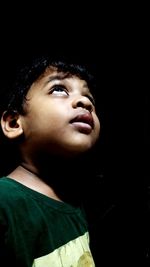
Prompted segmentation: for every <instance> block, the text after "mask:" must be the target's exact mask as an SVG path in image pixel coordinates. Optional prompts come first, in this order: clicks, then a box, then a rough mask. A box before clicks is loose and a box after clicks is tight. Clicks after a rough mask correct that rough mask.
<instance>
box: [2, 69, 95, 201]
mask: <svg viewBox="0 0 150 267" xmlns="http://www.w3.org/2000/svg"><path fill="white" fill-rule="evenodd" d="M25 110H26V113H25V115H18V116H17V117H16V118H15V119H16V124H15V125H14V124H13V126H12V123H11V121H12V119H14V118H10V117H9V116H8V117H7V118H5V119H4V118H3V119H2V121H1V123H2V128H3V131H4V134H5V135H6V136H7V137H8V138H18V137H19V136H23V141H22V143H21V144H20V148H19V149H20V153H21V158H22V162H21V164H20V165H19V166H18V167H17V168H16V169H15V170H14V171H13V172H11V173H10V174H9V175H8V176H9V177H10V178H12V179H14V180H16V181H18V182H20V183H22V184H23V185H25V186H27V187H29V188H31V189H33V190H35V191H37V192H40V193H42V194H45V195H46V196H48V197H51V198H54V199H57V200H61V198H59V196H58V194H57V193H56V192H55V190H54V189H53V187H52V186H51V183H49V182H48V183H47V181H45V179H44V178H43V177H46V176H47V177H48V176H49V177H51V176H52V175H54V173H55V175H54V176H55V177H56V176H58V175H60V174H61V176H63V175H64V176H65V175H67V173H68V174H69V175H70V174H71V173H70V171H69V168H67V167H66V165H67V164H70V162H72V163H73V165H72V166H75V164H76V158H77V157H78V156H79V155H82V154H84V153H86V152H87V151H89V150H90V149H91V148H92V147H93V146H94V145H95V143H96V141H97V140H98V137H99V133H100V122H99V119H98V117H97V115H96V110H95V106H94V100H93V97H92V95H91V93H90V90H89V88H88V86H87V84H86V82H85V81H84V80H81V79H79V78H78V77H76V76H68V77H67V76H66V77H65V76H64V75H63V74H62V73H57V71H56V70H54V69H52V68H49V69H48V70H47V71H46V72H45V74H44V75H42V76H41V77H40V78H39V79H38V80H37V81H36V82H34V83H33V84H32V86H31V88H30V90H29V91H28V93H27V102H26V103H25ZM47 163H48V164H47ZM54 164H55V165H57V166H58V167H56V168H55V167H54ZM59 168H60V169H59ZM45 169H46V171H45ZM58 169H59V170H58ZM59 178H60V177H59ZM61 179H62V178H61Z"/></svg>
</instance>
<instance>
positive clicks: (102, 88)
mask: <svg viewBox="0 0 150 267" xmlns="http://www.w3.org/2000/svg"><path fill="white" fill-rule="evenodd" d="M70 5H72V6H69V11H65V12H64V9H63V10H61V6H60V4H58V6H56V7H51V8H49V7H48V6H47V4H46V3H45V4H44V3H43V7H42V8H41V6H38V4H37V3H36V7H35V8H34V9H31V8H30V6H28V8H27V7H26V6H25V4H22V6H20V7H19V9H17V11H16V12H17V13H14V12H13V11H14V9H12V12H11V7H10V6H9V10H7V12H5V16H4V19H3V20H2V23H1V28H2V29H1V48H0V50H1V51H0V52H1V53H0V55H1V63H0V65H1V75H2V76H3V77H5V75H6V77H8V76H9V75H10V76H11V75H13V68H14V67H15V66H17V64H18V62H20V61H22V59H26V58H28V57H31V56H32V55H33V54H39V53H42V51H43V50H44V51H48V50H49V49H51V50H53V51H54V53H60V54H61V53H64V54H69V55H73V56H74V57H77V58H80V60H83V62H86V63H88V64H89V65H90V66H91V67H92V68H93V69H94V72H95V75H96V77H97V80H98V84H99V92H97V99H98V101H97V102H98V103H99V104H98V105H99V107H98V109H99V110H100V112H101V123H102V130H101V137H100V141H99V143H98V145H97V157H96V159H95V161H96V164H95V166H96V168H97V176H96V178H95V179H93V181H92V185H91V186H92V189H93V192H94V193H93V195H92V196H90V198H87V199H86V209H87V214H88V219H89V227H90V233H91V248H92V251H93V255H94V257H95V262H96V266H97V267H99V266H108V264H111V265H114V266H116V265H117V266H123V265H124V264H125V263H126V264H131V263H132V264H135V263H137V262H138V263H139V261H140V260H141V259H142V260H143V258H144V257H143V254H144V252H143V246H144V244H143V243H142V242H139V240H140V239H141V236H142V231H141V230H142V226H141V224H140V223H139V221H141V212H140V210H141V206H140V204H139V202H140V197H139V191H138V186H137V184H138V183H139V179H140V177H139V168H140V166H141V162H140V164H139V163H138V161H136V159H137V153H138V151H139V148H140V146H141V143H140V142H139V139H138V132H139V127H138V126H137V113H138V110H137V99H136V96H137V90H136V85H135V84H136V82H135V79H136V78H137V77H136V75H135V69H136V63H137V59H136V56H135V54H136V52H137V44H136V42H135V31H136V22H135V20H134V18H133V19H132V14H131V13H132V12H131V13H130V9H128V12H126V11H127V10H126V9H125V7H123V6H119V7H118V6H117V7H116V6H114V5H111V6H110V5H108V6H107V5H106V6H105V7H104V6H102V5H100V7H97V6H95V5H94V4H93V5H92V6H91V5H90V6H87V3H86V6H84V7H83V8H81V6H80V5H79V3H76V4H75V3H74V4H73V3H72V4H71V3H70ZM67 8H68V7H67ZM73 11H74V12H73ZM148 114H149V113H148V109H147V110H146V111H145V126H144V127H145V130H144V131H145V132H144V134H145V137H144V140H145V142H146V143H148V144H150V143H149V142H150V141H149V140H150V139H149V138H148V136H149V126H148V124H147V122H148V118H149V115H148ZM135 161H136V164H135ZM133 266H136V265H133ZM142 266H143V265H142Z"/></svg>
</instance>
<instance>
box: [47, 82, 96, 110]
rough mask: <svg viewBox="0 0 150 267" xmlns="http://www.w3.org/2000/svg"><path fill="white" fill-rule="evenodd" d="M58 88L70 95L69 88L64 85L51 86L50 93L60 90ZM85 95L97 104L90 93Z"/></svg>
mask: <svg viewBox="0 0 150 267" xmlns="http://www.w3.org/2000/svg"><path fill="white" fill-rule="evenodd" d="M58 89H61V90H62V91H64V92H65V93H66V94H67V95H69V93H68V90H67V89H66V87H65V86H63V85H54V86H53V87H52V88H51V90H50V93H51V94H52V93H53V92H54V91H55V90H58ZM85 97H87V98H88V99H89V100H90V101H91V103H92V104H93V105H94V106H95V99H94V98H93V97H92V96H90V95H85Z"/></svg>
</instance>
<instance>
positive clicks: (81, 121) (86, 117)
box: [70, 113, 94, 133]
mask: <svg viewBox="0 0 150 267" xmlns="http://www.w3.org/2000/svg"><path fill="white" fill-rule="evenodd" d="M70 123H71V124H73V125H74V126H75V127H77V128H78V129H79V131H80V132H83V133H90V132H91V131H92V129H93V128H94V121H93V117H92V115H91V114H90V113H83V114H82V113H81V114H79V115H77V116H76V117H75V118H74V119H72V120H71V121H70Z"/></svg>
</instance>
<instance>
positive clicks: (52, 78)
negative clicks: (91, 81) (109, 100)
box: [44, 73, 93, 96]
mask: <svg viewBox="0 0 150 267" xmlns="http://www.w3.org/2000/svg"><path fill="white" fill-rule="evenodd" d="M69 76H70V74H68V73H63V74H61V75H60V74H55V75H52V76H50V77H48V80H47V81H46V82H45V84H44V86H45V85H47V84H48V83H49V82H52V81H55V80H59V81H61V80H64V79H66V78H68V77H69ZM72 76H73V75H72ZM70 77H71V76H70ZM83 87H84V88H86V89H87V90H88V93H89V94H90V95H91V96H93V95H92V92H91V91H90V89H89V88H88V86H87V83H86V81H85V83H84V85H83Z"/></svg>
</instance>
